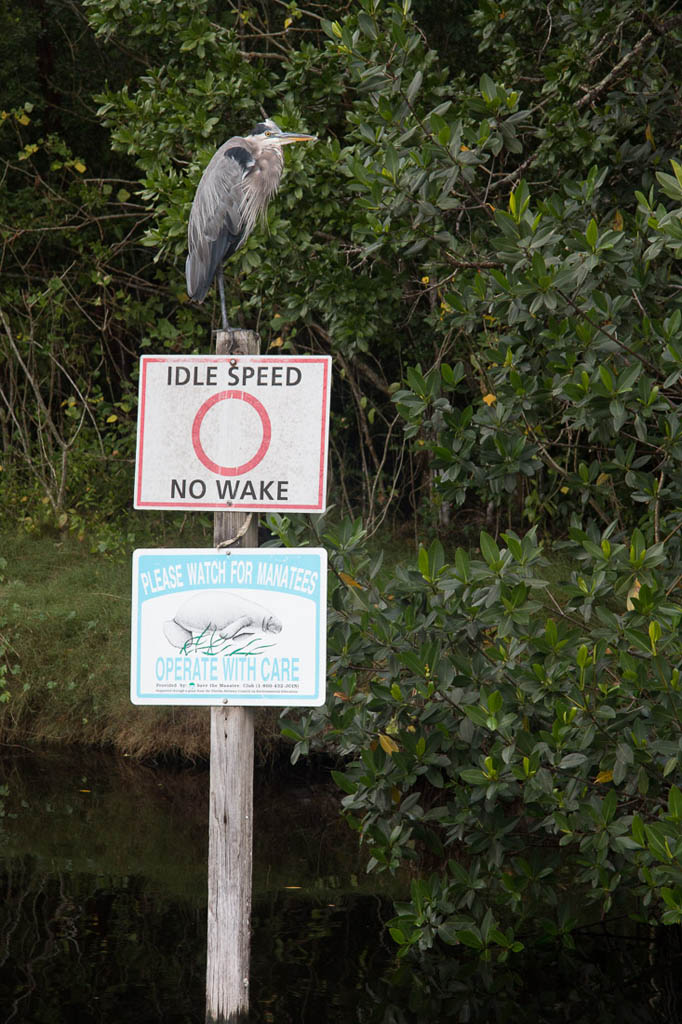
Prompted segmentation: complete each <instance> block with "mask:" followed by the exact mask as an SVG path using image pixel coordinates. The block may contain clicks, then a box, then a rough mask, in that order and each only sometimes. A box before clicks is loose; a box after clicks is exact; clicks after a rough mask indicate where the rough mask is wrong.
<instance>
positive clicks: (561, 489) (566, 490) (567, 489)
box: [559, 487, 570, 494]
mask: <svg viewBox="0 0 682 1024" xmlns="http://www.w3.org/2000/svg"><path fill="white" fill-rule="evenodd" d="M559 490H560V491H561V493H562V494H568V492H569V491H570V487H560V488H559Z"/></svg>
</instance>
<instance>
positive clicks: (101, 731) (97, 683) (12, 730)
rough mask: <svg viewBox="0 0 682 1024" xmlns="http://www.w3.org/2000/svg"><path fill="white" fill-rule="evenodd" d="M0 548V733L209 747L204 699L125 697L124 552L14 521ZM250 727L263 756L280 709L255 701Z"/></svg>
mask: <svg viewBox="0 0 682 1024" xmlns="http://www.w3.org/2000/svg"><path fill="white" fill-rule="evenodd" d="M183 542H184V543H185V544H187V545H190V544H192V543H196V541H190V540H189V539H188V538H183ZM205 544H206V540H205V539H204V540H203V545H205ZM203 545H202V546H203ZM0 558H2V559H4V566H3V567H2V568H0V652H1V651H2V649H3V648H4V651H5V653H4V655H2V654H1V653H0V658H2V657H4V664H5V668H6V669H7V672H6V674H5V675H4V677H3V676H2V675H1V674H0V685H1V684H2V681H3V678H4V683H5V696H6V697H8V698H9V699H6V700H5V701H4V702H3V703H1V704H0V742H2V743H7V744H9V743H26V742H49V743H82V744H87V745H96V746H113V747H114V748H116V749H118V750H120V751H121V752H123V753H126V754H130V755H132V756H134V757H159V756H171V755H180V756H183V757H186V758H191V759H202V758H206V757H208V753H209V719H210V713H209V709H208V708H191V707H161V708H155V707H135V706H134V705H132V704H131V703H130V699H129V693H130V605H131V558H130V554H129V553H128V554H125V555H123V554H121V555H116V556H107V557H103V556H100V555H97V554H93V553H92V552H91V551H90V550H88V547H87V545H86V544H84V543H80V542H79V541H78V540H77V539H76V538H75V537H73V536H71V535H69V534H67V535H63V536H61V535H60V536H54V535H52V536H49V535H44V536H36V535H28V534H26V533H22V532H19V531H17V532H4V533H0ZM0 564H1V563H0ZM256 729H257V745H258V750H257V753H258V756H259V757H260V759H261V760H262V759H264V758H266V757H268V756H269V755H271V754H272V752H273V746H277V745H278V744H279V742H280V737H279V725H278V711H277V709H273V708H263V709H259V710H258V712H257V716H256Z"/></svg>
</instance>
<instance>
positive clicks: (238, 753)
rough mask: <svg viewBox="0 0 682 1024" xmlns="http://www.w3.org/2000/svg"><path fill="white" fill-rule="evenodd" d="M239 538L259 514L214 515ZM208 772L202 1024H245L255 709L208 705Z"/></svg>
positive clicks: (217, 533) (244, 543) (244, 335)
mask: <svg viewBox="0 0 682 1024" xmlns="http://www.w3.org/2000/svg"><path fill="white" fill-rule="evenodd" d="M259 347H260V339H259V337H258V335H257V334H256V333H255V332H254V331H241V330H227V331H217V332H216V354H217V355H229V354H232V353H234V354H239V355H257V354H258V350H259ZM247 523H248V526H247ZM245 527H246V529H244V528H245ZM242 531H244V532H243V533H242ZM238 535H239V536H238ZM237 536H238V539H237V540H236V541H235V542H234V544H233V545H230V546H234V547H257V546H258V519H257V516H254V517H253V518H252V519H251V520H250V521H249V514H248V513H243V512H216V513H215V516H214V526H213V543H214V546H215V547H219V546H220V545H224V544H225V541H228V540H231V539H232V538H233V537H237ZM226 557H227V556H226ZM210 772H211V780H210V798H209V823H208V928H207V968H206V1024H245V1022H246V1020H247V1019H248V1012H249V955H250V946H251V943H250V939H251V863H252V850H253V710H252V708H243V707H213V708H211V766H210Z"/></svg>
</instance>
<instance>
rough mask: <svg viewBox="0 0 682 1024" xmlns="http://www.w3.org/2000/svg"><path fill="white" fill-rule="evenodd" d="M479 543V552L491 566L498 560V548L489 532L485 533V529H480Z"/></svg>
mask: <svg viewBox="0 0 682 1024" xmlns="http://www.w3.org/2000/svg"><path fill="white" fill-rule="evenodd" d="M479 543H480V546H481V554H482V555H483V557H484V559H485V560H486V562H487V563H488V565H489V566H490V567H491V568H493V566H495V565H496V564H497V563H498V562H499V560H500V549H499V548H498V546H497V544H496V543H495V541H494V540H493V538H492V537H491V536H490V534H489V533H486V532H485V530H481V533H480V537H479Z"/></svg>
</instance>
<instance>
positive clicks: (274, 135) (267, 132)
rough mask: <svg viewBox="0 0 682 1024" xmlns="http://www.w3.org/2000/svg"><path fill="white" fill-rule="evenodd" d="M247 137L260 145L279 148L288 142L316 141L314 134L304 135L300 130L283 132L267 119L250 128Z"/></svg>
mask: <svg viewBox="0 0 682 1024" xmlns="http://www.w3.org/2000/svg"><path fill="white" fill-rule="evenodd" d="M247 138H249V139H252V140H253V141H254V142H258V144H259V145H260V146H263V147H272V148H273V149H274V148H277V149H279V148H280V147H281V146H287V145H289V143H290V142H317V136H316V135H304V134H303V133H302V132H283V131H282V129H281V128H280V127H279V125H276V124H275V122H274V121H271V120H269V119H267V120H265V121H261V122H260V124H257V125H256V126H255V128H252V129H251V131H250V132H249V134H248V136H247Z"/></svg>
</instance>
